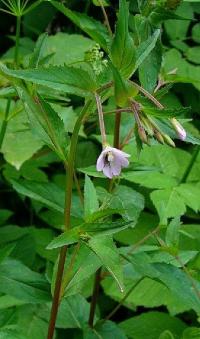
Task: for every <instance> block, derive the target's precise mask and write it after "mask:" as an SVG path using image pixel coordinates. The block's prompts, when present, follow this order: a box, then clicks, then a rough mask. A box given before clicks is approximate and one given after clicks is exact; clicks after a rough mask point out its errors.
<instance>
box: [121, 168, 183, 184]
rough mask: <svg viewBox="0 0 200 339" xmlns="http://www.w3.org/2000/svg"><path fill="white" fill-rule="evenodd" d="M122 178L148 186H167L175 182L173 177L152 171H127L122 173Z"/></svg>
mask: <svg viewBox="0 0 200 339" xmlns="http://www.w3.org/2000/svg"><path fill="white" fill-rule="evenodd" d="M122 178H123V179H126V180H127V181H130V182H134V183H137V184H140V185H141V186H144V187H148V188H169V187H174V186H175V185H176V184H177V181H176V179H175V178H172V177H171V176H169V175H167V174H163V173H160V172H158V171H156V170H154V171H130V172H129V171H128V172H124V173H122Z"/></svg>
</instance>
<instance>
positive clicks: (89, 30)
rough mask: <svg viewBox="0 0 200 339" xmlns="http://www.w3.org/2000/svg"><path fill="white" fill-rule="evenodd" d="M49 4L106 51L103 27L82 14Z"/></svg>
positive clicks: (61, 5) (60, 5)
mask: <svg viewBox="0 0 200 339" xmlns="http://www.w3.org/2000/svg"><path fill="white" fill-rule="evenodd" d="M51 3H52V5H53V6H55V7H56V8H57V9H58V10H59V11H60V12H62V13H63V14H64V15H66V16H67V17H68V18H69V19H70V20H71V21H72V22H73V23H74V24H75V25H77V26H78V27H79V28H80V29H82V30H83V31H84V32H85V33H86V34H88V35H89V36H90V37H91V38H92V39H94V40H95V41H96V42H97V43H98V44H99V45H100V46H101V47H102V48H103V49H104V50H106V51H107V43H108V41H109V35H108V32H107V30H106V28H105V26H104V25H102V24H101V23H100V22H98V21H96V20H94V19H93V18H91V17H89V16H87V15H85V14H83V13H78V12H75V11H71V10H70V9H69V8H67V7H65V6H64V5H63V4H60V3H58V2H56V1H51Z"/></svg>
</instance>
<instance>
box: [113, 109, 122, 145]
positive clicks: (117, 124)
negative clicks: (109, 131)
mask: <svg viewBox="0 0 200 339" xmlns="http://www.w3.org/2000/svg"><path fill="white" fill-rule="evenodd" d="M120 123H121V112H120V113H116V114H115V130H114V144H113V146H114V147H115V148H119V146H120Z"/></svg>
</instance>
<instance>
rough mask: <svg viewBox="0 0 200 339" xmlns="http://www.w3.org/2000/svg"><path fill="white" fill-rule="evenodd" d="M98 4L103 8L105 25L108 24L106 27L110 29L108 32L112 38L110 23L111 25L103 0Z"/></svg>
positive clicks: (99, 0)
mask: <svg viewBox="0 0 200 339" xmlns="http://www.w3.org/2000/svg"><path fill="white" fill-rule="evenodd" d="M98 3H99V5H100V6H101V10H102V12H103V16H104V20H105V24H106V27H107V29H108V32H109V34H110V36H112V30H111V27H110V23H109V20H108V16H107V13H106V10H105V8H104V5H103V2H102V0H98Z"/></svg>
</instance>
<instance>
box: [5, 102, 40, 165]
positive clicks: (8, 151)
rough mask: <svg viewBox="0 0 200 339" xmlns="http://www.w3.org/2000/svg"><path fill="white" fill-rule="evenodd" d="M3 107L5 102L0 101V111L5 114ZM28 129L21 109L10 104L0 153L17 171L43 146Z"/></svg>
mask: <svg viewBox="0 0 200 339" xmlns="http://www.w3.org/2000/svg"><path fill="white" fill-rule="evenodd" d="M5 107H6V100H0V110H2V111H4V112H5ZM30 127H31V126H29V121H28V117H27V114H26V112H25V110H24V109H23V107H22V106H21V105H19V104H18V103H16V104H15V105H14V103H13V102H12V103H11V110H10V117H9V120H8V124H7V129H6V134H5V137H4V142H3V145H2V149H1V152H2V153H3V155H4V158H5V159H6V161H7V162H8V163H10V164H11V165H13V166H14V167H15V168H16V169H17V170H19V169H20V167H21V166H22V164H23V163H24V162H25V161H26V160H28V159H30V158H31V157H32V156H33V155H34V154H35V153H36V152H37V151H38V150H39V149H40V148H41V147H42V146H43V142H41V140H38V139H37V138H36V137H35V136H34V135H33V134H32V131H31V128H30Z"/></svg>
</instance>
